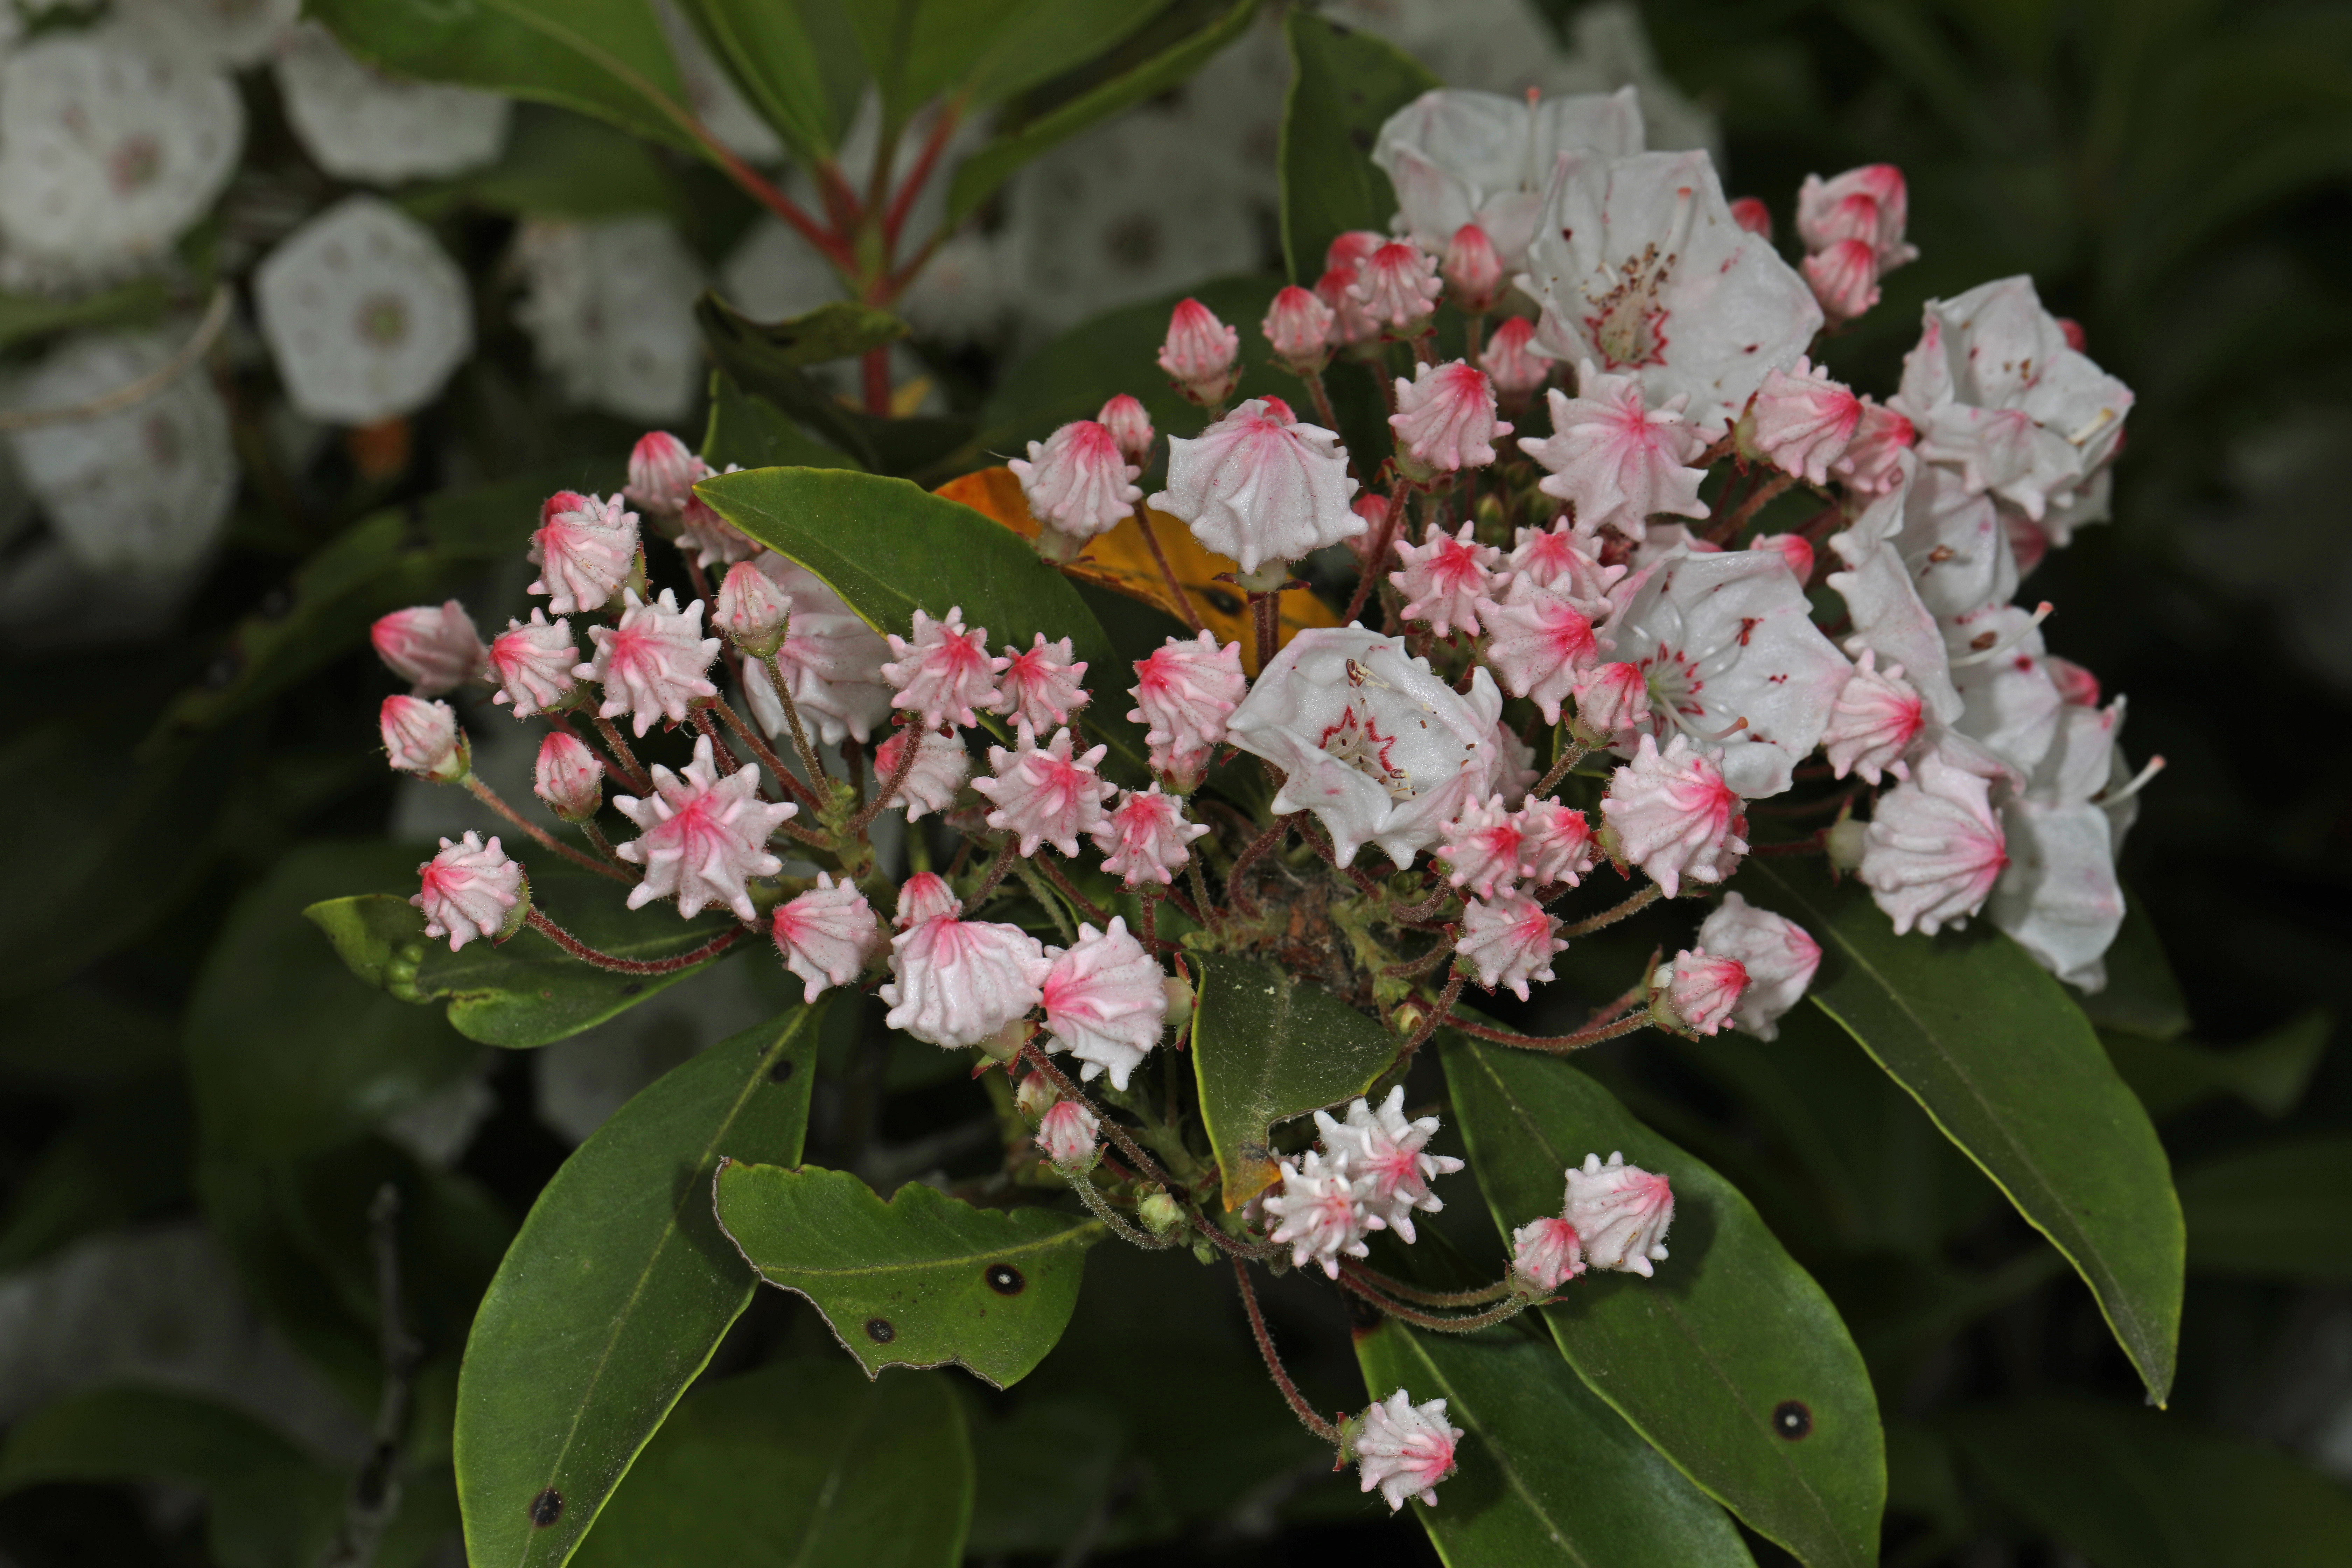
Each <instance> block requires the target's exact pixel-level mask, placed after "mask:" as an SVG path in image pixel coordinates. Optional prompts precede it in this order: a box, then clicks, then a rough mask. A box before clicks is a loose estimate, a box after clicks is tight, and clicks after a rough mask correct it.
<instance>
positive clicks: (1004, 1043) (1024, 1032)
mask: <svg viewBox="0 0 2352 1568" xmlns="http://www.w3.org/2000/svg"><path fill="white" fill-rule="evenodd" d="M1036 1032H1037V1026H1036V1025H1034V1024H1033V1023H1031V1022H1030V1021H1029V1020H1028V1019H1027V1018H1015V1019H1013V1021H1012V1022H1011V1023H1009V1024H1007V1025H1005V1026H1004V1027H1003V1028H1001V1029H999V1030H997V1031H996V1033H994V1034H992V1035H991V1036H989V1037H988V1038H986V1039H984V1040H982V1041H981V1042H980V1048H981V1050H982V1053H983V1054H985V1055H986V1056H987V1057H988V1058H989V1059H990V1060H992V1061H1000V1062H1009V1061H1011V1060H1012V1059H1013V1058H1015V1057H1017V1056H1019V1055H1020V1054H1021V1047H1024V1046H1025V1045H1027V1044H1028V1043H1029V1037H1030V1036H1032V1035H1034V1034H1035V1033H1036Z"/></svg>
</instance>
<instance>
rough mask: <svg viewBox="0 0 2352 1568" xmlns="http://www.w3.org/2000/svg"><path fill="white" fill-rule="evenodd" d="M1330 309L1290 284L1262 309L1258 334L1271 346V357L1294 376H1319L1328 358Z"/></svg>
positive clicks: (1305, 290) (1329, 356)
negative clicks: (1263, 318)
mask: <svg viewBox="0 0 2352 1568" xmlns="http://www.w3.org/2000/svg"><path fill="white" fill-rule="evenodd" d="M1331 322H1332V315H1331V308H1330V307H1329V306H1328V305H1326V304H1325V303H1324V302H1323V301H1322V300H1318V299H1317V298H1316V297H1315V296H1314V294H1313V293H1312V292H1310V291H1309V290H1307V289H1301V288H1299V287H1298V286H1297V284H1292V285H1291V286H1290V287H1289V288H1287V289H1283V290H1282V292H1280V293H1279V294H1276V296H1275V297H1274V303H1273V304H1271V305H1269V306H1268V307H1266V312H1265V321H1263V322H1261V323H1259V330H1260V331H1263V332H1265V341H1266V342H1269V343H1271V344H1273V345H1274V357H1275V358H1276V359H1277V360H1279V361H1281V362H1282V367H1283V368H1284V369H1285V370H1287V371H1289V372H1290V373H1291V374H1294V375H1299V376H1309V375H1315V374H1318V373H1320V372H1321V370H1322V369H1323V366H1324V365H1325V364H1326V363H1328V362H1329V360H1330V358H1331Z"/></svg>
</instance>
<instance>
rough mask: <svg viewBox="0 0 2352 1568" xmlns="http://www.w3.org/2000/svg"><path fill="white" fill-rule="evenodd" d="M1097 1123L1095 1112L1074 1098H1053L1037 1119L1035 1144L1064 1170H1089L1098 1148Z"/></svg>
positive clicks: (1038, 1075)
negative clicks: (1052, 1101)
mask: <svg viewBox="0 0 2352 1568" xmlns="http://www.w3.org/2000/svg"><path fill="white" fill-rule="evenodd" d="M1034 1076H1035V1077H1038V1078H1043V1077H1044V1076H1045V1075H1044V1074H1042V1073H1039V1074H1035V1075H1034ZM1101 1125H1102V1124H1101V1122H1100V1121H1097V1119H1096V1117H1095V1113H1094V1112H1093V1111H1091V1110H1087V1108H1086V1107H1085V1106H1083V1105H1080V1104H1079V1103H1078V1102H1077V1101H1076V1100H1056V1101H1055V1102H1054V1104H1053V1106H1052V1107H1051V1108H1050V1109H1048V1110H1046V1112H1045V1115H1043V1116H1041V1117H1039V1118H1038V1119H1037V1147H1038V1148H1039V1149H1041V1150H1043V1151H1045V1158H1046V1159H1048V1160H1051V1161H1052V1162H1053V1163H1055V1164H1056V1165H1058V1166H1060V1167H1062V1168H1063V1169H1065V1170H1076V1171H1086V1170H1089V1169H1091V1168H1092V1167H1093V1165H1094V1163H1095V1160H1096V1158H1097V1155H1098V1154H1099V1153H1100V1152H1101V1150H1102V1142H1101V1140H1100V1138H1099V1137H1098V1136H1097V1132H1098V1130H1099V1129H1100V1127H1101Z"/></svg>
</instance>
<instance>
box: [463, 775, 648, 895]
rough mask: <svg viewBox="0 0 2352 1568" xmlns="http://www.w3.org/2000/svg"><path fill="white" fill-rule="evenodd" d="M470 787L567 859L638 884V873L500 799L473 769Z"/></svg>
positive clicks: (602, 874)
mask: <svg viewBox="0 0 2352 1568" xmlns="http://www.w3.org/2000/svg"><path fill="white" fill-rule="evenodd" d="M466 790H467V794H469V795H472V796H473V797H474V798H475V799H476V800H478V801H480V802H481V803H482V804H483V805H487V806H488V807H489V808H490V809H491V810H492V811H495V812H497V813H498V814H499V816H503V817H505V818H506V819H507V820H508V821H509V822H511V823H513V824H514V825H515V826H517V827H520V828H521V829H522V830H523V831H524V832H525V833H528V834H530V837H531V838H532V839H533V841H535V842H536V843H538V844H539V845H540V846H541V847H543V848H548V849H552V850H554V851H555V852H556V853H557V854H558V855H561V856H562V857H563V858H565V859H566V860H569V861H571V862H572V864H573V865H575V866H584V867H586V868H588V869H589V870H591V871H593V872H595V873H596V874H597V875H598V876H600V877H610V878H612V879H613V880H614V881H616V882H625V883H627V884H628V885H629V886H630V887H633V888H634V887H635V886H636V885H637V879H636V877H635V875H633V874H632V873H630V872H627V871H624V870H622V869H620V868H618V867H615V866H608V865H606V864H605V863H604V861H602V860H599V859H597V858H596V857H594V856H593V855H591V854H589V853H588V852H587V851H586V850H584V849H574V848H573V847H572V846H571V845H569V844H566V843H565V842H563V840H562V839H561V838H558V837H555V835H553V834H552V833H550V832H548V831H547V829H545V828H544V827H541V826H539V825H538V824H537V823H535V822H532V821H530V819H529V818H527V817H525V816H522V814H521V813H520V812H518V811H516V810H515V808H514V807H513V806H510V805H508V804H507V803H506V802H505V801H503V800H501V799H499V793H498V791H496V790H494V789H492V788H491V787H490V786H489V785H488V784H484V783H483V782H482V781H481V780H480V779H478V778H477V777H476V776H475V775H473V774H472V773H467V775H466Z"/></svg>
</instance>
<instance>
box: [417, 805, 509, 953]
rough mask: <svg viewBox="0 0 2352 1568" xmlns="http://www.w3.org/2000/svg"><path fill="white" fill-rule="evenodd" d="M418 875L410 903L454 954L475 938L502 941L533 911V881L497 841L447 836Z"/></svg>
mask: <svg viewBox="0 0 2352 1568" xmlns="http://www.w3.org/2000/svg"><path fill="white" fill-rule="evenodd" d="M416 876H417V880H418V882H419V883H420V886H419V887H418V889H417V890H416V892H415V894H413V895H412V896H411V897H410V898H409V900H408V901H409V902H410V903H411V904H413V905H415V907H416V908H418V909H420V910H424V911H425V935H426V936H429V937H444V936H446V937H447V938H448V939H449V951H450V952H457V950H458V949H459V948H461V947H464V946H465V945H466V944H467V942H472V941H473V940H474V939H475V938H477V937H479V938H481V939H483V940H484V941H487V942H503V941H505V940H506V938H507V937H509V936H510V935H512V934H513V933H514V931H515V929H516V928H517V927H519V926H520V925H521V924H522V922H523V921H524V920H525V919H526V918H528V917H529V915H530V882H529V881H528V880H527V879H525V878H524V876H523V873H522V868H521V867H520V866H518V865H516V864H515V863H514V862H513V861H512V860H510V859H509V858H507V855H506V851H504V850H503V849H500V848H499V841H498V840H497V839H496V838H493V839H491V840H490V841H489V843H488V844H484V843H483V842H482V838H481V835H479V834H478V833H468V834H467V835H466V837H465V838H464V840H463V841H462V842H458V841H453V840H450V839H447V838H444V839H443V840H441V853H439V854H438V855H436V856H435V857H433V858H432V859H430V860H427V861H425V864H423V865H422V866H419V867H418V868H416Z"/></svg>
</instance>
